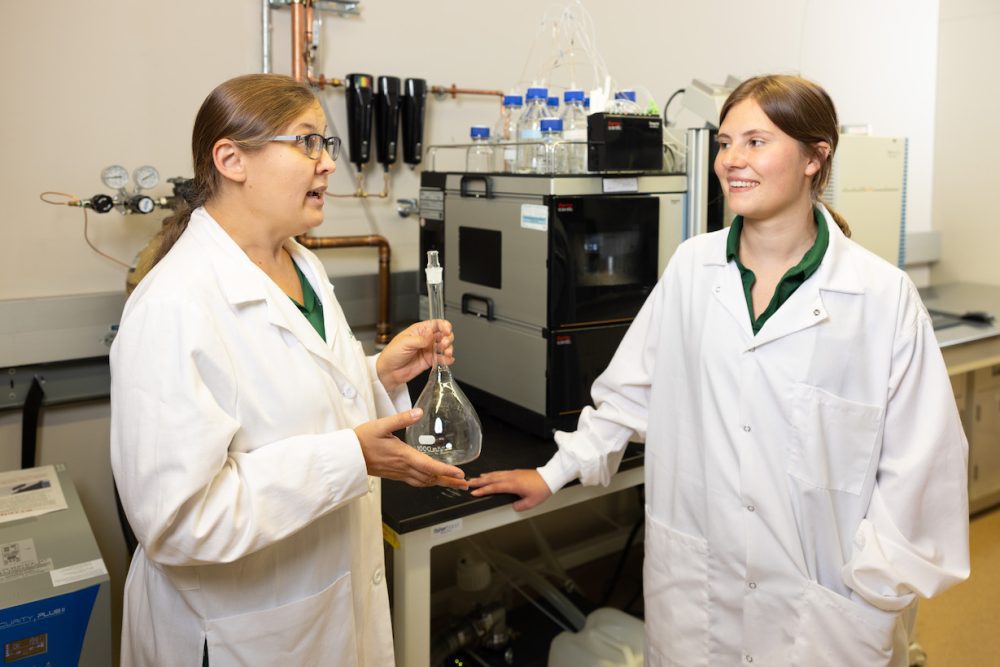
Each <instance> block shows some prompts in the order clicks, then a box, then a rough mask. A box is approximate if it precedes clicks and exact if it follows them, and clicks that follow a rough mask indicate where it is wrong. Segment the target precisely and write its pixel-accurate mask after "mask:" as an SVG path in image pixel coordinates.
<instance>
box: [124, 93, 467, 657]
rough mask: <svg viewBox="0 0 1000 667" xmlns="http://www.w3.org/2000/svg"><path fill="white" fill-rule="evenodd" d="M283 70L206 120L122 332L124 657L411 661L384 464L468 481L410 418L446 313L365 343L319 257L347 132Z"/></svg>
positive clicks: (226, 98) (418, 476)
mask: <svg viewBox="0 0 1000 667" xmlns="http://www.w3.org/2000/svg"><path fill="white" fill-rule="evenodd" d="M326 134H327V125H326V120H325V117H324V114H323V111H322V109H321V107H320V105H319V103H318V101H317V100H316V98H315V96H314V95H313V93H312V92H311V91H310V90H309V89H308V88H307V87H306V86H304V85H302V84H301V83H298V82H296V81H295V80H293V79H291V78H288V77H284V76H278V75H272V74H255V75H248V76H242V77H238V78H235V79H232V80H230V81H227V82H225V83H223V84H221V85H220V86H218V87H217V88H216V89H215V90H214V91H212V93H211V94H210V95H209V96H208V97H207V98H206V100H205V101H204V103H203V104H202V106H201V109H200V110H199V112H198V115H197V117H196V119H195V125H194V132H193V137H192V152H193V157H194V173H195V177H194V196H193V201H191V202H190V205H191V206H190V209H187V210H184V211H182V212H180V213H178V214H177V215H176V216H174V218H173V219H171V220H169V221H168V222H167V224H166V225H165V229H164V232H163V235H162V236H163V238H162V245H161V248H160V251H159V254H158V262H157V263H156V264H155V266H154V267H153V269H152V270H151V271H150V272H149V274H147V275H146V277H145V278H144V279H143V280H142V282H141V283H140V284H139V286H138V287H137V289H136V290H135V291H134V292H133V294H132V296H131V297H130V298H129V301H128V303H127V304H126V307H125V312H124V314H123V315H122V320H121V326H120V329H119V333H118V336H117V339H116V340H115V343H114V345H113V347H112V351H111V370H112V399H111V400H112V427H111V459H112V466H113V469H114V474H115V481H116V483H117V486H118V489H119V490H120V493H121V497H122V503H123V506H124V508H125V511H126V514H127V516H128V520H129V522H130V524H131V526H132V528H133V529H134V531H135V533H136V536H137V537H138V540H139V544H140V546H139V548H138V550H137V551H136V553H135V555H134V557H133V559H132V564H131V568H130V571H129V576H128V581H127V582H126V585H125V603H124V613H123V615H124V622H123V630H122V664H123V665H126V666H131V665H150V666H153V665H155V666H156V667H171V666H174V665H176V666H178V667H180V666H182V665H183V666H186V667H187V666H190V665H195V664H199V663H202V664H208V663H209V662H211V664H213V665H236V664H240V665H392V664H393V650H392V632H391V629H390V619H389V602H388V595H387V591H386V581H385V571H384V563H383V555H382V554H383V551H382V531H381V518H380V487H379V478H380V477H387V478H390V479H397V480H402V481H405V482H407V483H409V484H411V485H414V486H431V485H436V484H439V485H444V486H449V487H454V488H463V489H464V488H466V487H467V484H466V482H465V481H464V475H463V473H462V471H461V470H460V469H459V468H456V467H453V466H449V465H446V464H443V463H440V462H437V461H434V460H433V459H431V458H429V457H427V456H425V455H423V454H421V453H419V452H417V451H416V450H415V449H413V448H412V447H408V446H406V445H405V444H403V443H402V442H400V441H399V440H397V439H396V438H395V437H394V436H393V432H395V431H398V430H400V429H403V428H405V427H406V426H407V425H409V424H410V423H413V422H414V421H416V419H418V418H419V411H417V410H410V409H409V408H410V403H409V397H408V395H407V392H406V384H405V383H406V381H407V380H409V379H410V378H412V377H413V376H414V375H416V374H418V373H419V372H421V371H422V370H424V369H426V368H428V367H429V365H430V363H431V361H432V359H433V347H434V346H435V345H436V346H438V348H439V349H441V350H442V351H443V354H444V356H445V358H446V359H447V360H449V361H450V360H451V358H452V356H451V355H452V341H453V336H452V334H451V327H450V325H449V324H448V323H447V322H444V321H434V322H421V323H418V324H415V325H413V326H411V327H410V328H408V329H406V330H405V331H403V332H402V333H400V334H399V335H397V336H396V337H395V338H394V339H393V341H392V342H391V343H389V345H388V346H387V347H386V348H385V350H383V352H382V353H381V354H379V355H376V356H374V357H366V356H365V355H364V353H363V352H362V349H361V344H360V343H359V342H358V341H357V340H355V338H354V336H353V334H352V333H351V329H350V327H349V326H348V324H347V322H346V321H345V319H344V314H343V312H342V310H341V308H340V305H339V304H338V303H337V300H336V298H335V297H334V293H333V289H332V287H331V285H330V282H329V280H328V279H327V276H326V272H325V271H324V269H323V265H322V264H321V263H320V261H319V260H318V259H317V258H316V257H315V256H314V255H313V254H312V253H311V252H309V251H308V250H306V249H305V248H303V247H302V246H301V245H299V244H298V243H296V242H295V240H294V237H295V236H296V235H299V234H303V233H305V232H307V231H308V230H310V229H312V228H314V227H317V226H318V225H320V224H321V223H322V222H323V205H324V192H325V190H326V186H327V178H328V176H329V175H330V174H331V173H333V171H334V170H335V169H336V163H335V160H336V158H337V154H338V151H339V149H340V140H339V139H338V138H336V137H328V136H326Z"/></svg>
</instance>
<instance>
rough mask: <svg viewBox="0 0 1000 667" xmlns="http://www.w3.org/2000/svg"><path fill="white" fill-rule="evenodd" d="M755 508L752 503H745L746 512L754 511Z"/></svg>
mask: <svg viewBox="0 0 1000 667" xmlns="http://www.w3.org/2000/svg"><path fill="white" fill-rule="evenodd" d="M756 511H757V508H756V507H754V506H753V505H747V512H756Z"/></svg>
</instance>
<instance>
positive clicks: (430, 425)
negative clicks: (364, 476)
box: [406, 250, 483, 465]
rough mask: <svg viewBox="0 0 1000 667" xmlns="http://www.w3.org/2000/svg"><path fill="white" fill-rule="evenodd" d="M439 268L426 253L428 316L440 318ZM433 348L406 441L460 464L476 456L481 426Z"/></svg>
mask: <svg viewBox="0 0 1000 667" xmlns="http://www.w3.org/2000/svg"><path fill="white" fill-rule="evenodd" d="M442 274H443V268H442V267H441V264H440V263H439V261H438V253H437V252H436V251H433V250H432V251H430V252H428V253H427V268H426V270H425V277H426V280H427V298H428V302H429V305H430V319H432V320H438V319H444V297H443V294H442V292H443V285H442ZM437 353H438V351H437V350H436V349H435V354H434V367H433V368H431V371H430V376H429V377H428V379H427V386H425V387H424V390H423V391H422V392H421V393H420V397H419V398H417V402H416V403H415V404H414V407H417V408H420V409H421V410H423V411H424V412H423V415H422V416H421V418H420V420H419V421H418V422H417V423H415V424H411V425H410V426H408V427H407V428H406V442H407V443H408V444H410V445H411V446H412V447H415V448H416V449H417V450H419V451H421V452H423V453H424V454H427V455H428V456H430V457H431V458H434V459H437V460H438V461H444V462H445V463H450V464H451V465H461V464H463V463H468V462H469V461H474V460H475V459H477V458H479V452H480V450H481V448H482V442H483V427H482V426H481V425H480V423H479V416H478V415H477V414H476V410H475V409H474V408H473V407H472V403H470V402H469V399H468V398H466V397H465V394H464V393H463V392H462V389H461V388H460V387H459V386H458V383H457V382H455V379H454V378H453V377H452V373H451V369H450V368H448V365H447V364H445V363H444V362H442V361H441V360H440V358H439V357H438V354H437Z"/></svg>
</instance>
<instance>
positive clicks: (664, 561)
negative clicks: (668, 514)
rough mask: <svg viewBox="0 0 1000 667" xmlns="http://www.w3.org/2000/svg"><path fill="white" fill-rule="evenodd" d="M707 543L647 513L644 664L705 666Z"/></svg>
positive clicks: (706, 654)
mask: <svg viewBox="0 0 1000 667" xmlns="http://www.w3.org/2000/svg"><path fill="white" fill-rule="evenodd" d="M708 557H709V552H708V542H707V541H706V540H705V539H703V538H701V537H696V536H693V535H687V534H684V533H681V532H680V531H677V530H674V529H673V528H670V527H668V526H666V525H664V524H663V523H661V522H660V521H658V520H657V519H655V518H654V517H653V516H652V515H650V513H649V510H648V509H647V510H646V557H645V559H644V560H643V566H642V569H643V581H644V584H643V585H644V587H645V612H646V645H647V648H648V652H647V661H648V664H651V665H678V666H681V665H683V666H684V667H699V666H702V665H708V664H709V663H708V616H709V606H708Z"/></svg>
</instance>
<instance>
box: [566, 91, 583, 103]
mask: <svg viewBox="0 0 1000 667" xmlns="http://www.w3.org/2000/svg"><path fill="white" fill-rule="evenodd" d="M563 101H564V102H582V101H583V91H582V90H567V91H566V92H565V93H563Z"/></svg>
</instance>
